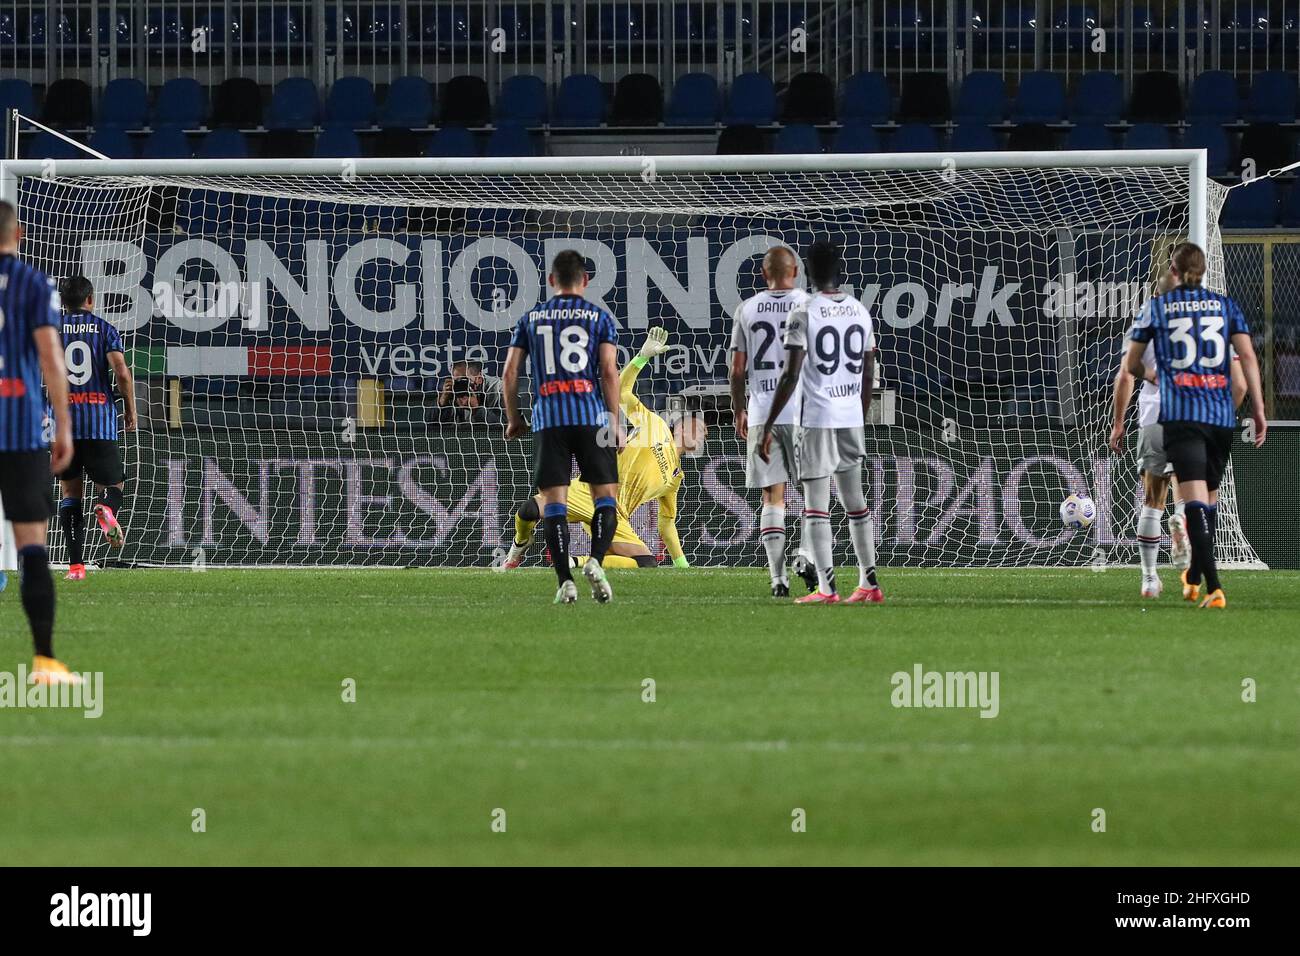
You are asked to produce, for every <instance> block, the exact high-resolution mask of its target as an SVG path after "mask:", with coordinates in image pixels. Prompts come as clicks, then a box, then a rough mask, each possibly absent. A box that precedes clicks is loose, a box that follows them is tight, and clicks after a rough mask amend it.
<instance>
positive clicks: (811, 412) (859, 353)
mask: <svg viewBox="0 0 1300 956" xmlns="http://www.w3.org/2000/svg"><path fill="white" fill-rule="evenodd" d="M785 344H786V347H787V348H801V349H804V350H805V351H806V353H807V354H806V356H805V358H804V363H803V371H802V374H801V376H800V386H801V389H802V392H803V402H802V413H801V415H800V418H799V424H801V425H803V426H804V427H805V428H851V427H854V426H857V427H861V426H862V425H863V424H864V421H863V417H862V368H863V364H864V362H865V361H866V357H867V353H868V352H869V351H871V350H874V349H875V345H876V341H875V330H874V328H873V325H872V322H871V313H870V312H868V311H867V307H866V306H864V305H863V304H862V303H861V302H859V301H858V300H857V299H855V298H853V296H851V295H849V294H848V293H845V292H839V293H835V294H833V295H830V294H826V293H823V292H819V293H817V294H815V295H813V296H811V297H810V298H809V300H808V302H807V304H806V305H805V306H804V307H803V308H800V309H795V310H794V311H792V312H791V313H790V317H789V319H787V320H786V326H785Z"/></svg>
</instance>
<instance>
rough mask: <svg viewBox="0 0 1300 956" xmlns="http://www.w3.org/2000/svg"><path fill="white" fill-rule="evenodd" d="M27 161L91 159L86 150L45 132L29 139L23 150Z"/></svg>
mask: <svg viewBox="0 0 1300 956" xmlns="http://www.w3.org/2000/svg"><path fill="white" fill-rule="evenodd" d="M23 153H24V154H25V156H26V158H27V159H90V158H91V156H90V154H89V153H87V152H86V151H85V150H82V149H78V148H77V147H76V146H74V145H72V144H71V143H69V142H66V141H64V140H62V139H59V137H57V136H55V135H54V134H53V133H47V132H45V131H44V130H41V131H40V132H38V133H37V134H36V135H35V136H32V137H29V138H28V139H27V145H26V148H25V149H24V150H23Z"/></svg>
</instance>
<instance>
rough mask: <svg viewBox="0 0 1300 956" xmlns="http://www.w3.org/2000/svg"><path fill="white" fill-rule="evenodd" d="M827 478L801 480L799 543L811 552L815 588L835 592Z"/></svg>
mask: <svg viewBox="0 0 1300 956" xmlns="http://www.w3.org/2000/svg"><path fill="white" fill-rule="evenodd" d="M830 508H831V480H830V479H829V478H813V479H811V480H809V481H805V482H804V483H803V542H802V545H803V547H805V548H807V549H808V550H809V551H810V552H812V558H813V564H814V565H816V567H817V590H818V591H820V592H821V593H822V594H834V593H835V556H834V553H833V550H832V547H831V514H830Z"/></svg>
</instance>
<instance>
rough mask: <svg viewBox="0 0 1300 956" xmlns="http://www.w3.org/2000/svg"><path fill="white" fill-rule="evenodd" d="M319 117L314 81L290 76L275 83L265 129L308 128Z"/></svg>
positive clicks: (318, 102) (318, 101)
mask: <svg viewBox="0 0 1300 956" xmlns="http://www.w3.org/2000/svg"><path fill="white" fill-rule="evenodd" d="M319 118H320V100H319V98H318V97H317V96H316V84H315V83H313V82H312V81H311V80H309V79H307V77H305V76H291V77H289V78H288V79H287V80H281V81H280V82H279V83H277V84H275V90H274V91H272V93H271V108H270V109H269V110H268V111H267V115H266V128H267V129H308V128H310V127H313V126H315V125H316V121H317V119H319Z"/></svg>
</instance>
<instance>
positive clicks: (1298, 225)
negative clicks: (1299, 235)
mask: <svg viewBox="0 0 1300 956" xmlns="http://www.w3.org/2000/svg"><path fill="white" fill-rule="evenodd" d="M1282 225H1283V226H1284V227H1286V228H1287V229H1300V189H1297V188H1296V183H1292V184H1291V188H1290V189H1288V190H1287V193H1286V198H1285V199H1283V200H1282Z"/></svg>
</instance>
